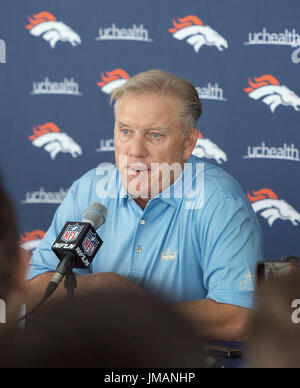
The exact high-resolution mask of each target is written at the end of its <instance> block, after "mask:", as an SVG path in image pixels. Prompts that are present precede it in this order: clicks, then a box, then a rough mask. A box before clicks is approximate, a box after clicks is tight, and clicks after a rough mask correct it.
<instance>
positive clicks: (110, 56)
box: [0, 0, 300, 258]
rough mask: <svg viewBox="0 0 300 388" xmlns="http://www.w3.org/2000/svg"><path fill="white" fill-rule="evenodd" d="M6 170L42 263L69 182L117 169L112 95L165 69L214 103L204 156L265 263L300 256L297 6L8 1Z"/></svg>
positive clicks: (287, 2) (0, 53) (2, 70)
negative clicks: (261, 247)
mask: <svg viewBox="0 0 300 388" xmlns="http://www.w3.org/2000/svg"><path fill="white" fill-rule="evenodd" d="M0 6H1V12H0V101H1V109H0V126H1V127H0V128H1V129H0V144H1V153H0V168H1V170H2V174H3V177H4V182H5V185H6V187H7V189H8V191H9V193H10V194H11V196H12V198H13V200H14V203H15V205H16V209H17V214H18V218H19V225H20V243H21V244H22V245H23V246H24V247H25V248H26V249H28V250H30V251H32V250H33V249H35V248H36V246H37V245H38V244H39V242H40V240H41V238H42V237H43V235H44V233H45V231H46V230H47V229H48V227H49V226H50V222H51V220H52V218H53V215H54V212H55V210H56V208H57V206H58V205H59V204H60V203H61V201H62V200H63V199H64V197H65V195H66V193H67V191H68V189H69V188H70V186H71V184H72V182H73V181H74V180H76V179H78V178H79V177H81V176H82V175H83V174H84V173H85V172H87V171H88V170H90V169H92V168H95V167H97V166H98V165H99V164H100V163H103V162H110V163H113V162H114V142H113V127H114V118H113V111H112V109H111V107H110V105H109V97H110V94H111V92H112V91H113V90H114V89H115V88H116V87H118V86H119V85H122V84H123V83H124V82H126V81H127V80H128V79H129V78H130V77H132V76H134V75H135V74H137V73H139V72H142V71H146V70H150V69H162V70H165V71H168V72H170V73H173V74H176V75H178V76H181V77H184V78H186V79H188V80H190V81H191V82H192V83H193V85H194V86H195V87H196V89H197V91H198V93H199V96H200V98H201V99H202V102H203V109H204V111H203V115H202V117H201V119H200V121H199V124H198V129H199V139H198V143H197V146H196V148H195V151H194V152H195V154H196V155H198V156H200V157H202V158H203V159H204V160H206V161H208V162H210V163H213V164H216V165H219V166H221V167H222V168H224V169H225V170H226V171H228V172H229V173H230V174H231V175H233V176H234V177H235V178H236V179H237V180H238V181H239V183H240V184H241V186H242V188H243V190H244V191H245V193H246V195H247V196H248V198H249V201H251V203H252V206H253V208H254V210H255V212H256V213H257V215H258V218H259V220H260V222H261V225H262V228H263V231H264V236H265V258H279V257H281V256H282V255H287V254H288V255H298V254H300V252H299V240H298V239H299V232H300V226H299V225H300V180H298V178H297V177H299V171H300V170H299V168H300V126H299V120H300V82H299V76H300V25H299V20H300V2H299V0H276V1H274V0H251V1H250V0H245V1H240V0H223V1H220V0H187V1H182V0H88V1H83V0H52V1H46V0H26V1H14V2H13V1H7V0H0Z"/></svg>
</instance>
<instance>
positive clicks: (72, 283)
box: [64, 265, 77, 298]
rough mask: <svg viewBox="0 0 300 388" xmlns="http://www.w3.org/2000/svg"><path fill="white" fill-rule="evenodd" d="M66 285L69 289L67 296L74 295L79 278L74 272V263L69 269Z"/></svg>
mask: <svg viewBox="0 0 300 388" xmlns="http://www.w3.org/2000/svg"><path fill="white" fill-rule="evenodd" d="M64 285H65V289H66V290H67V296H68V297H70V298H72V297H74V293H75V289H76V288H77V279H76V275H75V274H74V273H73V265H70V266H69V267H68V269H67V272H66V277H65V283H64Z"/></svg>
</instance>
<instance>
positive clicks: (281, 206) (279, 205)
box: [247, 188, 300, 227]
mask: <svg viewBox="0 0 300 388" xmlns="http://www.w3.org/2000/svg"><path fill="white" fill-rule="evenodd" d="M247 196H248V199H249V201H250V202H251V203H252V207H253V209H254V211H255V213H259V214H260V215H261V216H262V217H263V218H264V219H266V220H267V222H268V224H269V226H270V227H272V226H273V224H274V222H275V221H276V220H282V221H290V222H291V223H292V224H293V225H294V226H298V224H299V223H300V213H299V212H298V211H297V210H295V209H294V208H293V207H292V206H291V205H289V204H288V203H287V202H286V201H285V200H283V199H280V198H279V197H278V195H277V194H276V193H275V192H274V191H273V190H271V189H268V188H265V189H262V190H258V191H253V192H252V194H250V192H248V193H247Z"/></svg>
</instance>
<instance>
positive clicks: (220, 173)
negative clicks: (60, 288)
mask: <svg viewBox="0 0 300 388" xmlns="http://www.w3.org/2000/svg"><path fill="white" fill-rule="evenodd" d="M199 166H200V167H199ZM188 167H189V170H188ZM198 167H199V169H198ZM191 168H192V169H191ZM107 171H108V170H107V168H106V167H99V168H98V169H94V170H92V171H90V172H88V173H87V174H85V175H84V176H83V177H82V178H80V179H79V180H78V181H76V182H74V184H73V185H72V187H71V188H70V190H69V192H68V195H67V196H66V198H65V200H64V201H63V203H62V204H61V206H60V207H59V208H58V210H57V211H56V213H55V216H54V219H53V222H52V225H51V226H50V229H49V230H48V232H47V233H46V236H45V238H44V239H43V241H42V242H41V244H40V245H39V247H38V248H37V249H36V251H35V253H34V255H33V256H32V258H31V263H30V268H29V273H28V278H29V279H32V278H34V277H36V276H38V275H40V274H42V273H45V272H49V271H54V270H55V269H56V267H57V265H58V259H57V258H56V256H55V255H54V253H53V252H52V251H51V246H52V244H53V242H54V241H55V240H56V237H57V236H58V235H59V233H60V232H61V230H62V228H63V227H64V225H65V223H66V221H81V218H82V215H83V213H84V211H85V210H86V208H87V207H88V206H89V205H90V204H92V203H94V202H100V203H102V204H103V205H104V206H105V207H106V208H107V217H106V222H105V224H104V225H102V226H101V227H100V228H99V229H98V234H99V235H100V237H101V238H102V240H103V245H102V247H101V249H100V250H99V252H98V254H97V256H96V257H95V259H94V261H93V262H92V264H91V266H90V269H89V271H87V270H76V273H77V274H87V273H99V272H100V273H101V272H115V273H118V274H120V275H123V276H126V277H128V278H129V279H131V280H133V281H134V282H136V283H137V284H139V285H140V286H141V287H143V288H145V289H147V290H149V291H150V292H152V293H154V294H155V295H158V296H160V297H162V298H166V299H167V300H169V301H173V302H175V301H176V302H183V301H192V300H198V299H205V298H210V299H213V300H215V301H217V302H219V303H228V304H233V305H237V306H242V307H246V308H251V307H252V306H253V305H252V303H253V291H254V289H253V288H254V286H253V284H254V275H255V265H256V262H257V261H258V260H261V259H263V237H262V232H261V227H260V224H259V222H258V220H257V217H256V215H255V213H254V211H253V209H252V206H251V204H250V203H249V201H248V199H247V198H246V196H245V194H244V192H243V191H242V189H241V187H240V186H239V184H238V183H237V182H236V181H235V180H234V179H233V178H232V177H231V176H230V175H229V174H228V173H226V172H225V171H224V170H223V169H221V168H220V167H216V166H213V165H210V164H208V163H206V162H205V163H204V162H203V161H202V160H201V159H199V158H196V157H194V156H191V157H190V159H189V160H188V162H187V164H186V166H185V169H184V171H183V173H182V174H181V176H180V179H179V178H178V179H177V180H176V182H175V183H174V184H173V185H172V186H171V187H170V188H169V189H167V190H165V191H164V192H163V193H161V194H159V195H158V196H156V197H154V198H152V199H151V200H150V201H149V202H148V204H147V206H146V208H145V210H142V209H141V208H140V207H139V206H138V205H137V204H136V202H135V201H134V200H133V199H132V198H131V197H130V196H129V195H128V194H127V193H126V191H125V189H124V187H123V186H122V184H121V180H120V176H119V172H118V170H117V168H116V167H115V166H111V167H110V168H109V173H108V172H107ZM185 178H187V179H186V180H185ZM179 182H180V183H179ZM182 182H184V189H182ZM197 185H198V186H197ZM180 188H181V190H180ZM180 191H181V192H180ZM191 193H192V194H193V195H192V194H191ZM203 194H204V197H203Z"/></svg>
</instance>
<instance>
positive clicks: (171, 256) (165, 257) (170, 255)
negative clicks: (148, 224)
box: [160, 248, 178, 261]
mask: <svg viewBox="0 0 300 388" xmlns="http://www.w3.org/2000/svg"><path fill="white" fill-rule="evenodd" d="M177 253H178V252H177V251H171V249H170V248H168V249H167V250H166V251H165V252H161V254H160V258H161V260H162V261H175V260H176V259H177Z"/></svg>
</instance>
